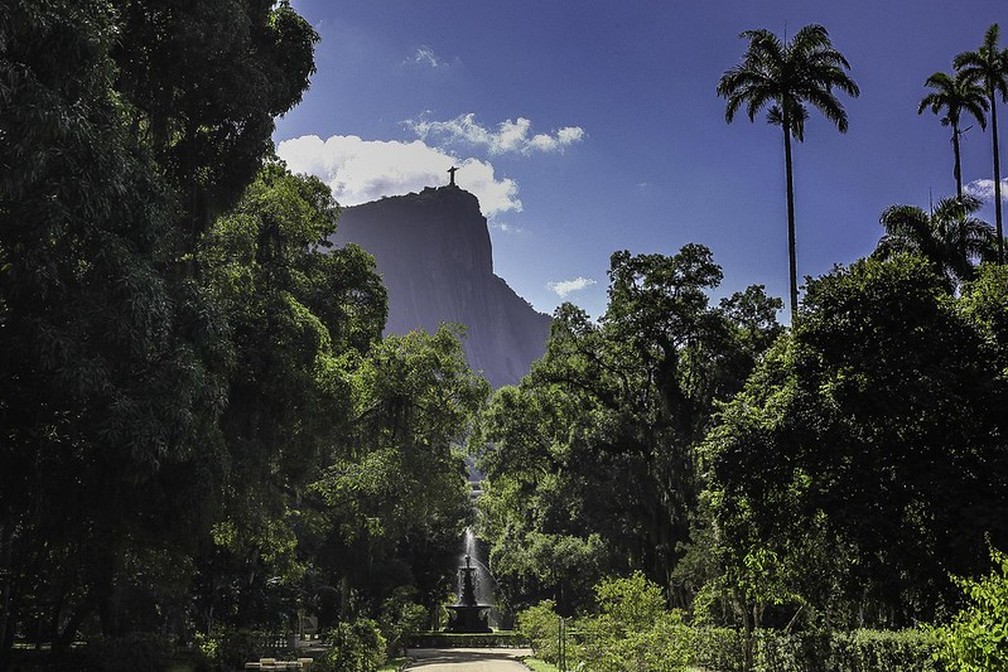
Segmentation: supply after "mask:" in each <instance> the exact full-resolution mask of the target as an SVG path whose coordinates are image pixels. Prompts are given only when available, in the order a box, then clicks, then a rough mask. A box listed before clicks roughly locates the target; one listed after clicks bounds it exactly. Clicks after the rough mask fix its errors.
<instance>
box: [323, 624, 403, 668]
mask: <svg viewBox="0 0 1008 672" xmlns="http://www.w3.org/2000/svg"><path fill="white" fill-rule="evenodd" d="M323 639H324V641H325V644H326V646H328V647H329V650H328V651H326V653H325V655H323V656H321V657H319V658H318V659H317V660H316V661H315V663H314V664H313V665H312V671H313V672H374V671H375V670H377V669H378V667H379V666H380V665H381V664H382V663H383V662H385V649H386V644H385V638H384V637H383V636H382V634H381V632H380V631H379V630H378V624H377V623H375V622H374V621H372V620H371V619H369V618H360V619H357V620H356V621H354V622H352V623H347V622H344V623H339V624H337V625H336V627H335V628H333V629H332V630H330V631H329V632H327V633H326V634H325V636H324V637H323Z"/></svg>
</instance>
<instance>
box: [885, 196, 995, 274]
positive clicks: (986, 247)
mask: <svg viewBox="0 0 1008 672" xmlns="http://www.w3.org/2000/svg"><path fill="white" fill-rule="evenodd" d="M980 205H981V202H980V199H978V198H976V197H974V196H969V195H967V196H963V197H961V198H945V199H942V200H941V201H939V202H938V206H937V207H936V208H935V209H934V211H933V212H931V213H927V212H924V211H923V210H921V209H920V208H918V207H914V206H911V205H893V206H890V207H888V208H886V210H885V212H883V213H882V216H881V217H880V218H879V222H880V223H881V224H882V228H883V229H885V234H884V235H883V236H882V239H881V240H879V242H878V245H877V246H876V248H875V252H874V254H873V256H875V257H877V258H880V259H889V258H892V257H894V256H896V255H899V254H916V255H919V256H921V257H924V258H925V259H927V260H928V261H929V262H931V264H932V265H933V266H934V268H935V270H936V271H937V272H938V273H939V274H940V275H941V276H942V277H944V278H945V280H946V282H947V284H948V288H949V290H950V291H953V292H954V291H955V290H956V289H957V288H958V287H959V285H960V284H962V283H963V282H966V281H968V280H971V279H972V278H973V276H974V275H975V274H976V264H977V262H978V261H979V260H980V259H982V258H983V257H985V256H986V255H987V254H988V253H989V252H990V251H991V250H992V249H993V247H994V231H993V229H992V228H991V225H990V224H988V223H987V222H985V221H983V220H981V219H978V218H977V217H974V215H975V214H976V212H977V211H978V210H979V209H980Z"/></svg>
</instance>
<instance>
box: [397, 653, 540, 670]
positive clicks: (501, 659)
mask: <svg viewBox="0 0 1008 672" xmlns="http://www.w3.org/2000/svg"><path fill="white" fill-rule="evenodd" d="M409 655H410V657H411V658H413V659H414V660H415V661H416V662H414V663H412V664H411V665H410V666H409V667H407V668H406V669H407V670H409V671H410V672H413V671H416V672H523V671H524V672H527V671H528V668H526V667H525V666H524V665H522V664H521V663H520V662H518V661H519V659H520V658H523V657H525V656H531V655H532V651H531V649H410V651H409Z"/></svg>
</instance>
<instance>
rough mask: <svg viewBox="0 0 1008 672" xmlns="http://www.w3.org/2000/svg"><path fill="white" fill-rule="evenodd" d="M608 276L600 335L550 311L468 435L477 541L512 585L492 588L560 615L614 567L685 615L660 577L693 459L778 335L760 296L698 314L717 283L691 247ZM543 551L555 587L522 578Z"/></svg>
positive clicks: (621, 258)
mask: <svg viewBox="0 0 1008 672" xmlns="http://www.w3.org/2000/svg"><path fill="white" fill-rule="evenodd" d="M609 276H610V287H609V306H608V308H607V310H606V313H605V315H604V316H603V317H602V318H601V320H600V322H599V323H595V322H593V321H592V320H590V319H589V318H588V316H587V314H585V313H584V311H581V310H580V309H578V308H576V307H574V306H571V305H569V304H565V305H563V306H561V307H560V308H559V309H558V310H557V312H556V314H555V318H554V323H553V329H552V333H551V335H550V339H549V343H548V346H547V352H546V356H545V357H544V358H543V359H542V360H540V361H539V362H537V363H536V364H535V365H534V366H533V369H532V372H531V374H530V375H529V376H527V377H526V378H525V379H524V380H523V381H522V383H521V384H520V385H519V386H517V387H516V388H505V389H503V390H501V391H499V392H498V393H497V395H495V397H494V399H493V401H492V402H491V404H490V407H489V409H488V411H487V413H486V414H485V415H484V417H483V423H482V427H483V434H482V439H483V440H485V442H486V444H488V445H489V448H488V449H487V451H486V452H485V454H484V455H483V456H482V464H483V467H484V469H485V470H486V473H487V477H488V480H489V483H490V485H489V487H488V489H487V494H485V495H484V498H483V500H482V501H481V502H480V508H481V510H482V511H483V512H484V514H485V517H484V518H483V524H484V529H483V533H484V538H487V539H488V540H490V541H491V545H492V549H491V558H492V559H494V560H495V562H497V561H501V563H500V564H495V565H494V567H495V570H499V569H503V568H508V569H509V571H510V570H512V569H513V570H514V574H512V575H508V574H504V575H503V576H502V575H501V574H502V573H501V572H498V579H500V580H501V583H502V584H505V585H507V584H508V583H509V582H512V581H513V582H514V583H515V584H518V585H524V586H525V588H526V589H528V588H536V589H535V590H529V591H528V592H527V593H526V598H527V599H529V600H531V601H533V602H534V601H537V600H539V599H542V598H546V597H550V598H553V599H555V600H556V602H557V606H558V609H559V610H560V611H561V613H565V614H569V613H572V611H573V610H574V609H575V608H577V607H578V606H579V605H583V604H584V601H585V600H586V599H587V596H588V595H587V589H588V587H589V586H590V585H591V583H592V582H594V581H595V580H597V579H598V578H600V577H601V576H602V575H603V574H604V573H606V572H610V571H622V570H624V569H628V568H637V569H641V570H642V571H644V572H645V573H646V574H647V575H648V576H649V577H650V578H651V580H653V581H655V582H656V583H657V584H658V585H660V586H662V587H663V588H664V589H665V590H666V591H667V593H668V595H669V597H670V599H673V600H674V601H676V602H678V603H680V604H687V603H688V601H689V596H685V595H683V594H682V593H681V591H679V590H678V588H674V587H673V583H672V577H673V569H674V567H675V566H676V563H677V562H678V559H679V558H680V557H681V555H682V553H683V545H684V544H685V543H687V542H688V539H689V528H690V519H691V515H692V511H693V509H694V507H695V504H696V502H695V499H696V493H697V490H698V482H697V474H696V469H695V463H694V455H693V449H694V445H695V443H696V442H697V441H698V440H699V439H700V438H701V437H702V436H703V434H704V432H705V431H706V428H707V425H708V423H709V421H710V417H711V414H712V413H713V411H714V408H715V405H716V404H717V403H718V402H719V401H724V400H727V399H728V398H730V397H731V395H732V394H734V393H735V391H737V390H738V389H739V387H740V386H741V384H742V381H743V380H744V379H745V377H746V376H747V375H748V373H749V371H750V370H751V368H752V366H753V363H754V362H755V360H756V359H757V358H758V357H759V355H760V354H761V352H762V350H763V349H765V347H766V346H767V345H768V344H769V342H770V341H771V340H772V339H773V338H774V337H775V336H776V334H777V333H779V325H777V323H776V321H775V319H774V318H775V313H776V311H777V310H778V309H779V306H780V303H779V301H777V300H776V299H770V298H768V297H766V295H765V294H764V293H763V291H762V288H749V289H748V290H746V292H743V293H739V294H736V295H734V296H733V297H730V298H729V299H726V300H725V301H723V302H722V304H721V305H719V306H716V307H712V306H710V305H709V300H708V297H707V293H706V292H707V291H708V290H710V289H711V288H713V287H715V286H716V285H717V284H718V282H720V279H721V269H720V268H719V267H718V266H717V265H716V264H715V263H714V261H713V258H712V256H711V254H710V251H709V250H707V249H706V248H705V247H703V246H700V245H687V246H685V247H683V249H682V250H681V251H680V252H679V253H678V254H676V255H673V256H664V255H657V254H655V255H631V254H630V253H628V252H617V253H615V254H613V256H612V260H611V269H610V273H609ZM593 535H597V537H598V539H597V541H596V540H593ZM544 547H551V548H555V549H560V548H565V549H574V548H576V549H577V551H576V552H573V553H571V557H572V558H578V566H579V567H580V568H581V571H578V572H572V573H571V576H570V578H568V579H567V580H565V581H564V582H563V583H562V584H561V583H558V582H548V581H545V580H544V579H545V578H547V577H545V576H540V577H536V576H535V571H534V567H532V566H531V558H532V557H536V556H535V554H533V553H531V551H532V550H533V549H543V548H544ZM515 549H519V550H515ZM547 555H548V553H546V552H543V553H541V554H539V555H538V557H540V558H544V557H547ZM505 560H507V562H504V561H505ZM523 568H524V569H523ZM543 571H545V570H543ZM589 571H594V572H601V574H594V575H590V574H589ZM530 579H534V580H530ZM511 591H512V592H513V593H515V592H518V591H517V590H514V589H511ZM513 606H521V605H513Z"/></svg>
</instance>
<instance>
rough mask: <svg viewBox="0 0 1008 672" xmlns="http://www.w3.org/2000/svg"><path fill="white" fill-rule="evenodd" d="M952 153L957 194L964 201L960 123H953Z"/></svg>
mask: <svg viewBox="0 0 1008 672" xmlns="http://www.w3.org/2000/svg"><path fill="white" fill-rule="evenodd" d="M952 153H953V154H954V155H955V166H954V167H953V168H952V174H953V175H955V181H956V196H957V197H958V198H959V200H960V201H962V197H963V196H962V165H961V164H960V158H959V125H958V124H953V125H952Z"/></svg>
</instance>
